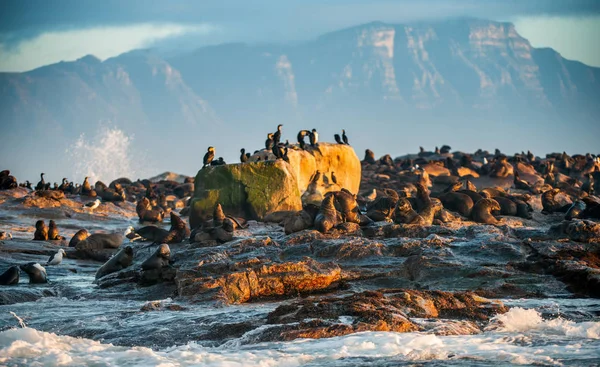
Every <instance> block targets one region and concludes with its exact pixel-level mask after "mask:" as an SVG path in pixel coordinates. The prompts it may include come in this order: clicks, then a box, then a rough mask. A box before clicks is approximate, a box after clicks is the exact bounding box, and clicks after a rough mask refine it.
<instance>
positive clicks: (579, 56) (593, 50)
mask: <svg viewBox="0 0 600 367" xmlns="http://www.w3.org/2000/svg"><path fill="white" fill-rule="evenodd" d="M460 16H472V17H480V18H487V19H493V20H501V21H512V22H514V23H515V25H516V27H517V30H518V31H519V32H520V33H521V34H522V35H523V36H524V37H526V38H528V39H529V40H530V41H531V43H532V44H533V45H534V46H536V47H552V48H554V49H556V50H557V51H558V52H560V53H561V54H562V55H563V56H564V57H566V58H568V59H573V60H579V61H582V62H584V63H586V64H589V65H594V66H600V47H598V39H599V38H600V1H597V0H572V1H559V0H527V1H522V0H477V1H476V0H412V1H409V0H396V1H392V0H370V1H361V0H350V1H340V0H302V1H295V0H289V1H275V0H273V1H267V0H256V1H250V2H249V1H242V0H218V1H194V0H182V1H175V0H173V1H166V0H165V1H159V0H128V1H121V0H106V1H91V0H59V1H58V0H55V1H46V0H3V1H0V71H25V70H30V69H33V68H36V67H39V66H42V65H46V64H50V63H55V62H58V61H61V60H74V59H77V58H80V57H82V56H84V55H87V54H93V55H95V56H97V57H99V58H100V59H106V58H108V57H111V56H116V55H118V54H121V53H123V52H127V51H129V50H132V49H135V48H145V47H160V48H162V49H169V48H175V47H177V48H178V49H184V48H190V49H191V48H194V47H199V46H203V45H209V44H217V43H223V42H239V41H242V42H286V41H302V40H306V39H310V38H314V37H316V36H318V35H320V34H323V33H325V32H328V31H333V30H337V29H340V28H344V27H349V26H354V25H358V24H361V23H367V22H371V21H375V20H379V21H383V22H388V23H404V22H411V21H419V20H428V19H440V18H445V17H460Z"/></svg>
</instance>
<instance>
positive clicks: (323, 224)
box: [315, 194, 341, 233]
mask: <svg viewBox="0 0 600 367" xmlns="http://www.w3.org/2000/svg"><path fill="white" fill-rule="evenodd" d="M333 201H334V196H333V194H328V195H325V198H324V199H323V201H322V202H321V208H319V213H318V214H317V216H316V217H315V229H316V230H317V231H319V232H321V233H328V232H329V231H330V230H331V229H332V228H333V227H335V226H337V225H338V224H339V223H340V217H341V216H338V212H337V210H335V206H334V205H333Z"/></svg>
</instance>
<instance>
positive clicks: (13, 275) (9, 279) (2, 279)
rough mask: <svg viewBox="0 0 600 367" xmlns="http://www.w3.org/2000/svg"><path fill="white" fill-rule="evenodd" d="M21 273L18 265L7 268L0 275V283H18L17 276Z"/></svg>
mask: <svg viewBox="0 0 600 367" xmlns="http://www.w3.org/2000/svg"><path fill="white" fill-rule="evenodd" d="M20 275H21V271H20V270H19V267H18V266H16V265H13V266H11V267H10V268H8V269H7V270H6V271H5V272H4V273H2V275H0V285H13V284H19V277H20Z"/></svg>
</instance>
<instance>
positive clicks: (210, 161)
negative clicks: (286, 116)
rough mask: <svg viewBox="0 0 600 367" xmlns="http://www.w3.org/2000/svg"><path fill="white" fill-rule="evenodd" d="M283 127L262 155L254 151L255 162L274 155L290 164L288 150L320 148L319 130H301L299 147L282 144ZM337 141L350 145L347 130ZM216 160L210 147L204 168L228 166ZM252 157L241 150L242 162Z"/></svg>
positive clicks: (220, 159) (267, 144)
mask: <svg viewBox="0 0 600 367" xmlns="http://www.w3.org/2000/svg"><path fill="white" fill-rule="evenodd" d="M282 128H283V125H282V124H279V125H277V130H276V131H275V132H274V133H268V134H267V140H266V141H265V148H264V149H263V150H262V152H263V153H266V154H261V151H260V150H256V151H254V156H255V159H254V160H255V161H261V160H263V161H264V160H268V159H269V153H272V154H273V155H274V156H275V159H283V160H284V161H286V162H289V158H288V150H289V149H290V148H293V147H297V148H298V149H302V150H305V149H306V148H307V147H309V146H310V147H311V148H317V147H318V146H319V133H318V132H317V129H312V130H300V131H299V132H298V135H297V140H298V145H297V146H292V145H291V144H290V142H289V141H288V140H286V141H285V143H282V142H281V135H282ZM306 137H308V140H309V145H307V144H306V141H305V138H306ZM334 138H335V141H336V143H338V144H345V145H349V143H348V136H347V135H346V130H342V136H341V137H340V135H339V134H335V135H334ZM214 158H215V148H214V147H212V146H211V147H208V149H207V151H206V154H204V158H203V160H202V162H203V167H207V166H220V165H224V164H226V163H225V161H224V160H223V157H219V158H218V159H217V160H214ZM251 158H252V155H251V154H250V153H247V152H246V149H245V148H242V149H240V162H241V163H246V162H250V161H251Z"/></svg>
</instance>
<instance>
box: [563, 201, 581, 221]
mask: <svg viewBox="0 0 600 367" xmlns="http://www.w3.org/2000/svg"><path fill="white" fill-rule="evenodd" d="M585 208H586V205H585V203H584V202H583V201H581V200H577V201H575V202H574V203H573V205H571V207H570V208H569V210H567V213H566V214H565V219H566V220H572V219H578V218H581V217H582V213H583V212H584V210H585Z"/></svg>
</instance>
